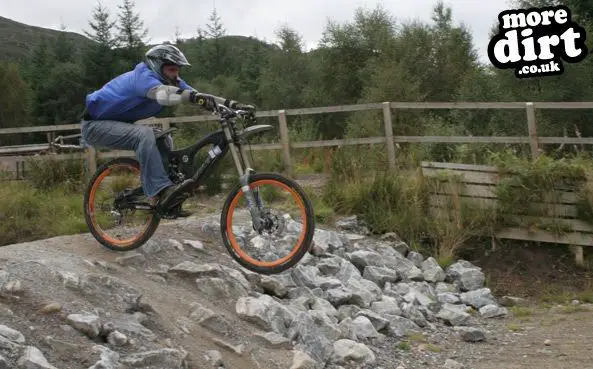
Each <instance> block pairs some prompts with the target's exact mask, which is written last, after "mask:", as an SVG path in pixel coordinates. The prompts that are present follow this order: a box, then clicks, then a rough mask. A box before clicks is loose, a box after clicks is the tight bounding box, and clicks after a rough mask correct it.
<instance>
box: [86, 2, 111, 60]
mask: <svg viewBox="0 0 593 369" xmlns="http://www.w3.org/2000/svg"><path fill="white" fill-rule="evenodd" d="M110 16H111V15H110V13H109V10H108V9H107V8H105V7H104V6H103V4H102V3H101V2H100V1H98V2H97V6H96V7H95V9H93V14H92V17H93V20H91V21H89V26H90V27H91V29H92V30H93V32H92V33H91V32H89V31H84V34H85V35H86V36H87V37H88V38H90V39H91V40H93V41H95V42H97V43H98V44H99V45H101V46H104V47H106V48H109V49H111V48H113V47H116V46H117V43H118V40H117V38H116V37H115V36H114V35H113V34H112V32H113V28H114V27H115V25H116V23H117V21H116V20H114V21H111V19H110Z"/></svg>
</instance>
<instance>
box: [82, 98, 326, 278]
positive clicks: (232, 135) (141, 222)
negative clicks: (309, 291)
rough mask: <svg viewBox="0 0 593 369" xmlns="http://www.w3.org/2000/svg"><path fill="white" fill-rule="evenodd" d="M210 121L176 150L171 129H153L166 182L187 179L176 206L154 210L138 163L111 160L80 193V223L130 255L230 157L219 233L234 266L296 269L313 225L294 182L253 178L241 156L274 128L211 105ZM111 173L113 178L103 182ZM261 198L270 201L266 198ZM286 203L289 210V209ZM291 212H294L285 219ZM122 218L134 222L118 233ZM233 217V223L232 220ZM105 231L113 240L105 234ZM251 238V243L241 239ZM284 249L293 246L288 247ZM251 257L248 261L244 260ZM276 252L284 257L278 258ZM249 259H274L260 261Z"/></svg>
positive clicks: (264, 175) (302, 194)
mask: <svg viewBox="0 0 593 369" xmlns="http://www.w3.org/2000/svg"><path fill="white" fill-rule="evenodd" d="M214 114H217V115H218V116H219V119H218V121H219V123H220V128H219V129H217V130H216V131H214V132H211V133H209V134H207V135H206V136H205V137H203V138H201V139H199V140H198V141H197V142H195V143H194V144H192V145H189V146H186V147H184V148H181V149H175V148H173V141H172V137H171V133H172V132H173V131H175V130H176V128H174V127H172V128H169V129H166V130H161V129H155V137H156V141H157V146H158V147H159V151H160V152H161V156H162V159H163V164H164V166H165V168H166V170H167V173H168V175H169V178H171V180H172V181H173V182H174V183H181V182H183V181H185V180H186V179H188V178H191V179H193V180H194V183H193V184H192V185H191V186H190V187H188V188H186V189H185V190H184V192H183V193H182V194H181V195H180V197H179V200H178V201H177V202H175V203H174V204H172V206H170V207H168V209H166V210H159V209H158V208H155V206H153V205H152V204H151V202H150V201H149V199H148V198H147V197H146V196H145V195H144V192H143V189H142V185H141V183H140V177H139V175H140V164H139V162H138V161H137V160H136V159H135V158H130V157H117V158H114V159H110V160H109V161H107V162H105V163H104V164H102V165H101V166H100V167H99V168H97V170H96V172H95V173H94V175H93V176H92V178H91V179H90V182H89V183H88V185H87V188H86V191H85V194H84V216H85V220H86V223H87V225H88V227H89V230H90V232H91V233H92V235H93V236H94V237H95V239H96V240H97V241H98V242H99V243H101V244H102V245H103V246H105V247H107V248H108V249H111V250H114V251H130V250H134V249H136V248H138V247H140V246H142V245H143V244H145V243H146V242H147V241H148V240H149V239H150V238H151V237H152V235H153V234H154V232H155V231H156V229H157V227H158V225H159V223H160V222H161V220H162V219H175V218H177V217H178V216H179V211H180V210H181V206H182V205H183V204H184V202H185V201H186V200H187V199H189V198H191V197H193V196H194V195H195V194H196V192H198V189H199V186H200V185H201V184H203V183H204V181H205V179H206V178H208V177H209V176H210V175H211V174H212V173H213V171H214V170H215V168H216V167H217V166H218V165H219V164H220V162H221V161H222V159H223V158H224V157H225V156H226V154H227V153H228V152H230V153H231V155H232V159H233V161H234V163H235V166H236V169H237V173H238V176H239V183H236V184H235V185H234V186H232V188H231V189H230V191H229V193H228V195H227V197H226V200H225V201H224V203H223V206H222V211H221V215H220V233H221V236H222V241H223V244H224V246H225V247H226V249H227V250H228V252H229V253H230V255H231V256H232V257H233V259H234V260H236V261H237V262H238V263H239V264H240V265H241V266H243V267H245V268H247V269H249V270H250V271H253V272H256V273H260V274H276V273H281V272H283V271H285V270H286V269H288V268H290V267H292V266H293V265H295V264H296V263H298V262H299V261H300V259H301V258H303V256H304V255H305V253H306V252H308V251H310V248H311V243H312V239H313V234H314V232H315V222H314V212H313V207H312V205H311V202H310V200H309V198H308V197H307V195H306V193H305V191H304V190H303V189H302V188H301V186H300V185H299V184H298V183H297V182H296V181H294V180H292V179H291V178H287V177H285V176H284V175H282V174H279V173H274V172H261V173H258V172H256V171H255V170H254V169H253V168H252V167H251V163H250V161H249V159H248V156H247V150H246V145H247V144H248V139H249V138H251V137H254V136H257V135H260V134H262V133H264V132H267V131H269V130H271V129H273V126H271V125H266V124H251V125H247V124H246V122H247V123H255V122H256V121H255V115H253V114H251V115H250V113H248V112H246V111H241V110H233V109H231V108H228V107H226V106H223V105H218V108H217V109H216V111H215V112H214ZM237 121H242V122H243V125H242V128H241V129H240V128H238V127H237ZM204 152H205V153H207V155H206V156H205V159H204V160H203V161H201V160H200V159H199V158H198V153H204ZM120 170H121V171H122V173H123V174H120ZM111 174H115V175H116V176H115V177H114V178H113V179H107V177H108V176H109V175H111ZM134 180H135V181H136V182H134ZM102 184H105V185H106V187H107V191H106V194H107V195H110V196H112V197H113V199H111V200H104V199H103V197H102V196H101V194H100V192H99V189H100V186H101V185H102ZM268 186H269V187H268ZM281 191H284V192H285V194H284V195H283V194H282V193H280V192H281ZM268 195H270V198H268V199H266V197H267V196H268ZM290 200H292V201H294V204H289V203H288V202H289V201H290ZM245 203H246V210H238V206H239V205H240V204H245ZM273 205H278V206H279V207H280V210H277V211H273V209H272V206H273ZM100 210H105V211H106V214H104V215H101V214H99V211H100ZM290 211H293V212H294V213H293V214H292V215H291V214H290V213H289V212H290ZM140 213H142V214H144V215H140ZM128 216H130V217H131V218H133V221H132V224H131V225H130V226H123V225H122V224H123V220H124V218H126V219H127V217H128ZM234 216H237V218H238V220H234V219H233V217H234ZM134 219H135V220H134ZM239 221H245V222H246V225H244V226H240V225H239ZM102 223H105V224H104V225H102ZM186 224H190V223H186ZM108 231H113V233H114V234H113V235H111V234H108ZM285 231H286V232H287V234H284V233H285ZM250 236H253V237H254V240H248V237H250ZM266 238H269V239H270V246H272V247H269V249H270V250H264V247H263V246H264V243H265V242H266ZM289 243H290V244H293V243H294V245H293V246H289ZM251 251H253V252H254V254H255V255H254V256H250V255H249V254H248V252H251ZM282 251H284V252H287V255H285V256H281V255H280V252H282ZM256 257H266V258H268V259H269V258H274V259H273V260H259V259H257V258H256Z"/></svg>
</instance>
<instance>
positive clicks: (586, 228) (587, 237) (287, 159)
mask: <svg viewBox="0 0 593 369" xmlns="http://www.w3.org/2000/svg"><path fill="white" fill-rule="evenodd" d="M425 109H514V110H523V111H524V112H525V117H526V120H525V121H526V132H527V135H526V136H500V137H493V136H397V135H394V134H393V124H392V118H393V116H395V115H397V113H398V111H402V110H425ZM535 109H593V102H383V103H372V104H356V105H342V106H328V107H315V108H303V109H283V110H271V111H262V112H258V113H257V116H258V117H277V118H278V123H279V134H280V137H279V141H278V142H276V143H270V144H260V145H251V149H252V150H281V151H282V158H283V162H284V167H285V174H287V175H289V176H291V177H293V160H292V155H291V154H292V153H291V151H292V150H293V149H300V148H316V147H332V146H345V145H364V144H385V147H386V152H387V157H388V165H389V168H391V169H395V158H396V151H395V143H399V142H402V143H403V142H408V143H507V144H528V145H529V146H530V148H531V156H532V158H533V159H535V158H537V157H538V155H539V154H540V152H541V151H540V147H541V145H544V144H581V145H582V144H587V145H591V144H593V137H584V138H581V137H540V136H538V135H537V128H536V127H537V125H536V119H535ZM372 110H382V112H383V120H384V126H385V135H384V136H379V137H367V138H352V139H340V140H337V139H336V140H326V141H307V142H290V140H289V134H288V118H287V117H288V116H298V115H310V114H324V113H336V112H355V111H372ZM216 119H217V117H216V116H212V115H201V116H186V117H174V118H160V119H156V118H153V119H147V120H144V121H140V122H138V123H139V124H148V125H152V126H158V127H161V128H165V129H166V128H169V127H170V126H171V125H172V124H175V125H179V124H188V123H198V122H206V121H214V120H216ZM79 128H80V125H79V124H78V123H77V124H65V125H54V126H39V127H21V128H4V129H0V137H1V135H7V134H25V133H32V132H44V133H47V137H48V142H50V141H51V140H52V139H53V138H54V137H55V134H56V132H64V131H74V130H79ZM47 147H48V145H47V144H45V145H43V144H42V145H25V146H12V147H0V168H2V167H4V168H5V169H7V170H8V171H12V172H14V173H16V175H17V177H18V176H19V175H20V173H21V172H22V170H23V167H22V165H23V163H24V161H25V159H26V156H25V155H23V154H24V153H31V152H35V151H39V150H43V149H45V148H47ZM82 155H86V161H87V164H88V169H89V171H90V172H93V171H94V170H95V169H96V162H97V152H96V151H95V150H94V149H93V148H89V149H88V150H87V152H86V154H82V153H74V154H60V155H56V156H55V157H56V158H58V159H60V158H69V157H82ZM100 155H101V157H104V158H107V157H113V156H119V155H133V153H130V152H122V151H111V152H102V153H100ZM434 165H435V164H434V163H433V164H431V166H434ZM441 165H445V166H449V167H448V169H450V170H455V171H461V172H464V174H463V175H464V176H469V177H470V178H471V177H472V176H474V177H475V173H477V172H480V171H482V172H484V173H490V176H492V175H494V174H493V171H494V169H493V168H487V169H485V167H483V166H477V167H473V168H469V167H467V166H464V165H456V164H450V163H449V164H448V163H441ZM478 167H480V168H481V169H479V170H477V169H476V168H478ZM441 169H444V168H441ZM430 170H431V169H430V168H429V167H428V166H427V167H424V168H423V171H425V172H427V171H430ZM472 173H473V174H472ZM469 184H470V186H474V188H477V187H475V186H476V185H480V183H469ZM492 184H493V183H489V185H492ZM478 191H479V192H480V193H482V194H483V193H487V190H486V192H484V191H485V190H484V189H481V190H478ZM468 196H470V197H481V196H479V194H477V193H469V195H468ZM482 197H483V196H482ZM486 197H488V196H486ZM490 198H491V199H493V197H492V196H490ZM564 205H565V206H568V207H574V204H573V203H569V204H564ZM571 209H572V208H571ZM573 225H576V226H577V227H576V230H575V232H576V233H574V234H571V235H569V236H566V237H564V238H559V237H555V236H550V235H549V234H542V233H537V234H535V235H534V234H532V233H530V232H528V231H527V230H524V229H523V230H517V229H514V230H513V229H507V230H504V231H502V232H499V233H498V237H501V238H514V239H522V240H532V241H540V242H558V243H568V244H571V245H573V246H574V247H575V253H576V259H577V262H578V263H580V264H582V262H583V251H582V247H581V246H593V231H591V227H590V225H588V224H583V223H582V222H580V223H578V224H577V223H574V222H573Z"/></svg>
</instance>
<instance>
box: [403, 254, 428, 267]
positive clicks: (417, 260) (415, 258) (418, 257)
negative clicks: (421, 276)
mask: <svg viewBox="0 0 593 369" xmlns="http://www.w3.org/2000/svg"><path fill="white" fill-rule="evenodd" d="M406 258H407V259H408V260H411V261H412V262H413V263H414V265H416V266H417V267H418V268H421V267H422V262H423V261H424V256H422V254H420V253H419V252H416V251H410V252H408V255H406Z"/></svg>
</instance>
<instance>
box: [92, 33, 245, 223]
mask: <svg viewBox="0 0 593 369" xmlns="http://www.w3.org/2000/svg"><path fill="white" fill-rule="evenodd" d="M185 66H188V67H189V66H191V64H190V63H189V62H188V61H187V59H186V57H185V55H183V53H182V52H181V51H180V50H179V49H178V48H177V47H175V46H173V45H171V44H161V45H157V46H154V47H152V48H151V49H150V50H148V52H146V54H145V60H144V61H142V62H140V63H138V64H137V65H136V67H135V68H134V69H133V70H131V71H128V72H126V73H123V74H121V75H119V76H117V77H115V78H114V79H112V80H111V81H109V82H108V83H107V84H105V85H104V86H103V87H102V88H101V89H99V90H97V91H94V92H92V93H90V94H88V95H87V96H86V107H85V111H84V113H83V119H82V123H81V133H82V139H83V140H84V141H85V142H86V143H88V144H90V145H96V146H101V147H107V148H112V149H120V150H134V151H135V152H136V157H137V158H138V161H139V163H140V173H141V181H142V188H143V190H144V194H145V195H146V196H148V197H149V198H150V199H151V204H152V205H154V206H158V207H160V208H161V209H168V208H169V204H171V202H172V201H173V200H174V198H175V196H176V195H177V194H179V193H180V192H181V191H183V190H184V189H186V188H188V187H189V186H190V185H191V184H192V183H193V182H194V181H193V180H192V179H187V180H185V181H183V182H182V183H180V184H178V185H175V184H173V182H172V181H171V180H170V179H169V176H168V175H167V173H166V171H165V168H164V165H163V161H162V159H161V155H160V152H159V150H158V148H157V145H156V140H155V136H154V132H153V130H152V128H150V127H148V126H144V125H136V124H133V123H134V122H135V121H137V120H141V119H146V118H150V117H152V116H154V115H156V114H158V113H159V112H160V111H161V110H162V109H163V108H164V106H173V105H178V104H182V103H190V104H198V105H200V106H202V107H203V108H205V109H207V110H210V111H214V110H215V109H216V104H219V105H225V106H227V107H230V108H233V109H242V110H250V111H254V110H255V108H254V107H253V106H252V105H243V104H239V103H238V102H236V101H234V100H230V99H225V98H222V97H218V96H213V95H210V94H204V93H200V92H198V91H197V90H196V89H194V88H193V87H191V86H190V85H188V84H187V83H186V82H185V81H184V80H183V79H181V78H180V77H179V71H180V69H181V67H185ZM215 103H216V104H215ZM190 214H191V213H189V212H186V211H182V212H181V213H180V216H188V215H190Z"/></svg>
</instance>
